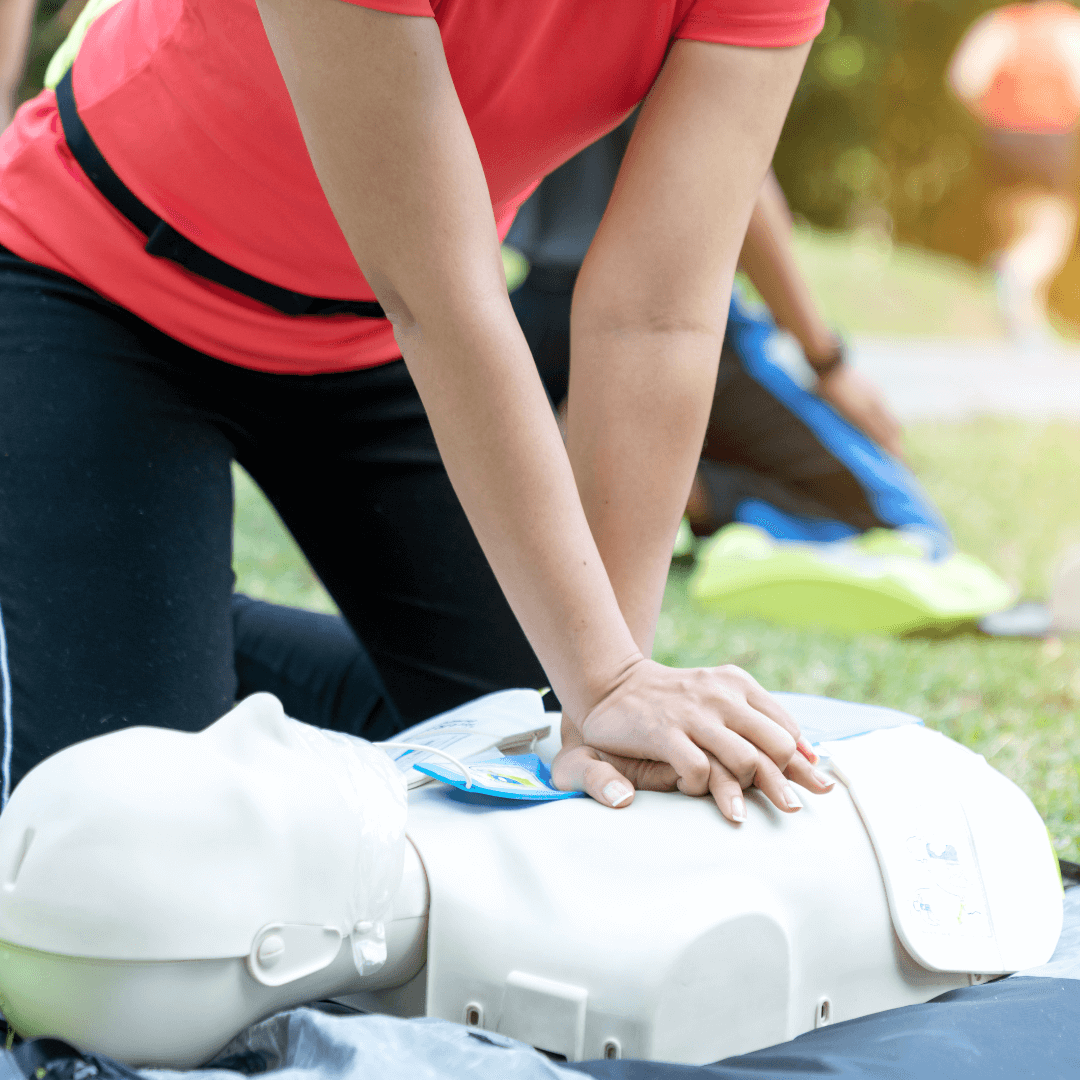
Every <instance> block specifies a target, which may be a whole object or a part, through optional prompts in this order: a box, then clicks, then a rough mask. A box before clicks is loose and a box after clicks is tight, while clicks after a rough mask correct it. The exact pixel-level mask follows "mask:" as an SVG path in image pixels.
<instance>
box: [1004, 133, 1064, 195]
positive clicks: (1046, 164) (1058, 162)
mask: <svg viewBox="0 0 1080 1080" xmlns="http://www.w3.org/2000/svg"><path fill="white" fill-rule="evenodd" d="M1076 149H1077V138H1076V132H1075V131H1065V132H1036V131H1006V130H1004V129H1002V128H992V129H990V130H989V131H987V134H986V155H987V163H988V174H989V178H990V181H991V183H992V184H994V185H995V186H997V187H1014V186H1019V185H1021V184H1035V185H1038V186H1039V187H1044V188H1048V189H1049V190H1050V191H1054V192H1058V193H1060V194H1063V195H1072V194H1074V193H1075V187H1076V180H1077V154H1076Z"/></svg>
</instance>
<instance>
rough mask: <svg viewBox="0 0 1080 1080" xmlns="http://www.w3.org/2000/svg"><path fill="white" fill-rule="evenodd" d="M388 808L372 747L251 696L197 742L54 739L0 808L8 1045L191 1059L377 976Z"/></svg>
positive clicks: (393, 785)
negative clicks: (266, 1020) (51, 1044)
mask: <svg viewBox="0 0 1080 1080" xmlns="http://www.w3.org/2000/svg"><path fill="white" fill-rule="evenodd" d="M405 814H406V791H405V784H404V781H403V780H402V779H401V777H400V775H399V774H398V772H397V770H396V768H395V767H394V765H393V764H392V762H391V761H390V760H389V758H388V757H387V756H386V755H385V754H384V753H383V752H382V751H381V750H379V749H377V748H375V747H373V746H371V745H370V744H369V743H367V742H365V741H364V740H362V739H357V738H354V737H351V736H347V735H342V734H339V733H336V732H330V731H325V730H322V729H319V728H313V727H310V726H309V725H307V724H302V723H300V722H299V721H296V720H292V719H290V718H288V717H287V716H285V714H284V712H283V711H282V708H281V704H280V703H279V702H278V700H277V699H276V698H274V697H272V696H271V695H269V694H256V695H254V696H252V697H249V698H247V699H246V700H245V701H243V702H242V703H241V704H240V705H238V706H237V707H236V708H235V709H233V711H232V712H230V713H228V714H227V715H226V716H224V717H222V718H221V719H220V720H218V721H217V722H216V723H214V724H212V725H211V726H210V727H208V728H206V730H205V731H202V732H199V733H198V734H190V733H186V732H177V731H170V730H165V729H161V728H145V727H143V728H129V729H127V730H124V731H118V732H113V733H111V734H108V735H103V736H101V737H100V738H96V739H89V740H87V741H86V742H82V743H78V744H76V745H74V746H71V747H68V748H67V749H66V750H62V751H61V752H60V753H58V754H55V755H54V756H53V757H51V758H48V759H47V760H46V761H44V762H42V763H41V764H40V765H38V766H37V767H36V768H35V769H33V770H32V771H31V772H30V773H29V774H28V775H27V776H26V778H25V779H24V780H23V782H22V783H21V784H20V785H19V787H18V788H17V789H16V791H15V792H14V794H13V795H12V798H11V800H10V802H9V803H8V806H7V808H6V809H5V810H4V812H3V814H2V815H0V954H2V955H0V1007H2V1008H3V1011H4V1014H5V1015H6V1016H7V1017H8V1019H9V1020H10V1021H11V1022H12V1023H13V1025H14V1026H15V1028H16V1029H17V1030H19V1031H20V1032H21V1033H22V1034H24V1035H57V1036H62V1037H66V1038H68V1039H69V1040H70V1041H72V1042H75V1043H76V1044H80V1043H81V1045H82V1046H83V1047H85V1048H87V1049H94V1050H99V1051H102V1052H105V1053H110V1054H112V1055H113V1056H117V1057H120V1058H122V1059H123V1060H126V1061H129V1062H134V1063H139V1064H151V1063H155V1062H157V1063H162V1064H165V1063H168V1064H173V1065H178V1064H196V1063H198V1062H199V1061H201V1060H204V1059H205V1058H206V1056H207V1055H209V1054H212V1053H213V1052H214V1051H215V1050H216V1049H217V1048H218V1047H220V1046H221V1045H222V1044H223V1043H224V1042H226V1041H228V1039H229V1038H231V1037H232V1036H233V1035H234V1034H235V1033H236V1032H237V1031H238V1030H240V1029H241V1028H242V1027H244V1026H245V1025H246V1024H247V1023H250V1022H251V1021H253V1020H255V1019H257V1018H259V1017H260V1016H262V1015H265V1014H266V1013H267V1012H269V1011H272V1010H273V1009H275V1008H279V1007H286V1006H288V1005H292V1004H298V1003H300V1002H303V1001H308V1000H311V999H312V998H316V997H319V996H326V995H328V994H331V993H341V992H343V991H345V990H347V989H349V988H351V987H352V986H355V985H356V984H357V983H358V981H359V979H360V977H361V976H364V975H367V974H369V973H370V972H372V971H374V970H376V969H377V968H378V967H379V966H381V964H382V963H383V961H384V960H385V957H386V946H385V935H384V926H383V921H382V920H383V918H384V916H385V914H386V912H387V909H388V907H389V904H390V901H391V900H392V898H393V896H394V893H395V891H396V889H397V887H398V883H399V881H400V878H401V867H402V858H403V854H404V848H405ZM84 1033H85V1034H84ZM90 1033H92V1037H91V1036H90Z"/></svg>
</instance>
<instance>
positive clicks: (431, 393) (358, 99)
mask: <svg viewBox="0 0 1080 1080" xmlns="http://www.w3.org/2000/svg"><path fill="white" fill-rule="evenodd" d="M823 7H824V5H823V4H822V3H821V2H820V0H810V2H808V0H769V2H768V3H765V2H762V0H678V2H677V3H672V2H671V0H648V2H645V3H639V4H632V5H631V4H626V3H624V2H622V0H609V2H607V3H595V2H590V3H584V2H582V0H534V2H533V3H530V4H528V5H512V6H508V5H506V4H505V3H504V2H503V0H443V2H441V3H436V4H435V5H434V8H435V11H434V17H432V9H431V7H430V6H429V4H428V3H427V0H363V2H362V3H356V2H351V0H345V2H342V0H260V2H259V4H258V7H256V6H255V4H254V3H253V2H252V0H215V2H213V3H211V2H210V0H121V2H120V3H118V4H116V6H114V7H112V8H111V9H110V10H108V11H106V12H105V13H104V14H103V15H101V16H100V18H98V19H97V21H96V22H94V24H93V25H92V26H91V28H90V30H89V32H88V34H87V37H86V39H85V41H84V42H83V45H82V47H81V50H80V52H79V55H78V57H77V58H76V60H75V63H74V67H73V70H72V72H71V73H70V78H69V79H68V80H65V81H63V82H61V84H60V85H59V87H58V93H59V95H60V97H59V100H60V113H59V116H58V111H57V101H56V98H55V97H54V95H53V93H51V92H49V91H46V92H45V93H43V94H42V95H40V96H39V97H38V98H37V99H35V100H34V101H33V102H31V103H28V104H27V105H26V106H24V108H23V109H22V110H21V111H20V113H19V115H18V117H17V119H16V121H15V123H14V124H13V125H12V127H11V128H10V129H9V130H8V131H7V132H6V134H5V136H4V138H3V141H2V142H0V244H2V245H4V246H5V247H6V248H7V249H8V250H9V252H10V254H8V255H7V256H5V259H4V262H3V265H2V280H0V288H2V293H0V296H2V299H0V342H2V344H0V380H2V389H0V395H2V400H3V401H4V403H5V414H6V419H5V421H4V422H3V427H2V430H0V463H2V464H0V498H2V499H3V502H4V516H3V525H2V526H0V529H2V530H3V531H2V534H0V615H2V619H3V628H4V634H5V638H4V641H3V642H0V644H3V645H4V651H3V653H2V659H3V662H4V668H3V670H4V673H5V674H6V676H7V678H6V681H5V684H4V685H5V699H4V706H5V732H6V735H7V738H6V741H5V758H4V763H5V772H4V780H5V784H7V785H10V784H11V783H12V782H14V781H16V780H17V779H18V777H19V776H20V775H21V774H22V773H23V772H25V770H26V769H27V768H29V767H30V766H32V765H33V763H34V762H35V761H36V760H37V759H39V758H40V757H41V756H43V755H44V754H46V753H49V752H51V751H53V750H55V749H57V748H58V747H59V746H62V745H65V744H66V743H69V742H71V741H73V740H74V739H77V738H83V737H86V736H87V735H90V734H94V733H97V732H101V731H106V730H110V729H112V728H115V727H118V726H122V725H123V724H128V723H140V722H141V723H155V724H162V725H167V726H174V727H180V728H186V729H197V728H200V727H202V726H204V725H205V724H206V723H207V722H208V721H210V720H211V719H213V718H214V716H216V715H218V714H220V713H221V712H223V711H224V709H225V708H226V707H227V705H228V703H229V701H230V700H231V696H232V694H233V692H234V688H235V673H234V671H233V668H232V655H231V648H230V642H229V603H230V591H231V579H230V574H229V557H228V556H229V528H230V496H231V492H230V488H229V473H228V469H229V464H230V461H231V459H232V457H233V456H235V457H236V459H237V460H239V461H241V463H243V464H244V465H245V467H247V468H248V470H249V471H250V472H251V473H252V474H253V475H254V477H255V478H256V480H257V481H258V482H259V483H260V484H261V485H262V487H263V489H264V490H265V491H266V492H267V494H268V495H269V496H270V498H271V499H272V500H273V501H274V503H275V505H276V506H277V508H278V510H279V512H280V513H281V514H282V517H283V518H284V519H285V521H286V523H287V524H288V525H289V527H290V528H291V529H292V531H293V533H294V534H295V535H296V536H297V538H298V540H299V541H300V543H301V545H302V546H303V547H304V549H305V551H306V552H307V554H308V556H309V558H311V560H312V563H313V564H314V566H315V568H316V570H317V571H318V572H319V573H320V575H321V576H322V578H323V580H324V581H325V582H326V584H327V586H328V588H329V589H330V591H331V593H332V594H333V595H334V597H335V599H336V600H337V602H338V604H339V605H340V606H341V608H342V610H343V612H344V613H345V614H346V616H347V617H348V619H349V621H350V622H351V623H352V625H353V626H354V628H355V629H356V630H357V632H358V634H359V636H360V637H361V638H362V639H363V641H364V643H365V644H366V645H367V646H368V648H369V649H370V651H371V654H372V656H373V657H374V660H375V662H376V664H377V665H378V667H379V670H380V673H381V674H382V676H383V679H384V680H385V682H386V684H387V687H388V689H389V692H390V694H391V697H392V698H393V700H394V702H395V705H396V707H397V709H398V711H399V713H400V714H401V715H402V716H403V717H404V718H405V719H407V720H412V719H416V718H418V717H419V716H421V715H424V714H426V713H431V712H434V711H436V710H437V709H438V708H440V707H445V706H446V705H449V704H453V703H455V701H460V700H464V699H465V698H467V697H469V696H472V695H475V694H476V693H478V692H479V691H480V690H483V689H486V688H494V687H495V686H498V685H507V684H511V685H513V684H518V685H520V684H522V683H528V682H530V681H531V682H533V684H534V685H535V684H536V683H537V682H539V681H540V679H541V678H542V677H543V676H542V674H541V666H542V669H543V672H544V673H546V678H547V680H549V681H550V683H551V685H552V686H553V687H554V689H555V691H556V693H557V694H558V696H559V698H560V700H561V702H562V705H563V708H564V716H565V719H564V729H563V743H564V749H563V751H562V753H561V755H560V757H559V759H558V760H557V762H556V766H555V769H554V773H553V775H554V777H555V779H556V782H557V783H558V784H560V785H561V786H562V787H564V788H575V789H579V790H584V791H587V792H588V793H589V794H590V795H592V796H593V797H594V798H596V799H598V800H599V801H601V802H603V803H605V804H607V805H609V806H625V805H628V804H629V803H630V802H631V801H632V797H633V789H634V787H635V786H637V787H660V788H670V787H675V786H677V787H678V788H679V789H680V790H682V791H685V792H688V793H691V794H696V795H703V794H707V793H711V794H712V796H713V798H714V799H715V800H716V802H717V804H718V806H719V807H720V809H721V810H722V812H723V813H724V814H725V815H726V816H727V817H728V818H729V819H731V820H732V821H740V820H743V819H744V818H745V814H746V810H745V804H744V801H743V796H742V791H743V789H744V788H746V787H748V786H750V785H751V784H756V785H757V786H758V787H759V788H760V789H761V790H762V791H763V792H764V793H765V794H766V795H767V796H768V797H769V798H770V799H771V800H772V801H773V803H775V804H776V805H777V806H778V807H779V808H780V809H781V810H785V811H794V810H797V809H798V807H799V806H800V802H799V798H798V796H797V795H796V794H795V791H794V789H793V788H792V786H791V783H789V781H794V782H796V783H798V784H801V785H802V786H804V787H806V788H807V789H808V790H810V791H813V792H823V791H825V790H827V789H828V786H829V785H828V781H827V780H826V778H825V777H823V776H821V775H820V774H817V773H815V772H814V770H813V769H812V767H811V761H812V760H813V753H812V751H811V750H810V749H809V747H808V746H807V745H806V744H805V742H801V741H799V733H798V729H797V727H796V725H795V724H794V722H793V721H792V720H791V718H790V716H788V714H787V713H786V712H785V711H784V710H783V708H782V707H781V706H780V705H779V704H778V703H777V702H776V701H775V700H773V699H772V698H771V697H770V696H769V695H768V694H767V693H766V692H765V691H764V690H762V689H761V687H759V686H758V685H757V683H755V682H754V681H753V679H751V678H750V677H749V676H748V675H746V674H745V673H744V672H742V671H740V670H738V669H735V668H731V667H722V668H715V669H697V670H692V671H678V670H672V669H668V668H665V667H662V666H661V665H659V664H656V663H653V662H652V661H651V660H649V659H647V657H648V656H649V653H650V649H651V645H652V638H653V631H654V628H655V624H656V619H657V615H658V610H659V605H660V600H661V596H662V593H663V588H664V582H665V577H666V569H667V564H668V559H669V556H670V552H671V546H672V539H673V537H674V534H675V530H676V527H677V525H678V521H679V517H680V514H681V513H682V508H683V506H684V505H685V503H686V496H687V493H688V490H689V486H690V482H691V478H692V476H693V471H694V465H695V462H696V460H697V456H698V452H699V450H700V446H701V441H702V436H703V433H704V430H705V422H706V419H707V417H708V412H709V405H710V401H711V389H712V385H713V383H714V381H715V378H716V363H717V359H716V358H717V356H718V355H719V345H720V340H721V338H722V334H723V326H724V313H725V312H726V310H727V298H728V295H729V292H730V288H731V282H732V276H733V273H734V267H735V260H736V258H737V256H738V252H739V247H740V244H741V241H742V237H743V234H744V233H745V231H746V224H747V220H748V218H749V215H750V209H751V206H752V204H753V201H754V198H755V196H756V194H757V191H758V189H759V187H760V185H761V182H762V178H763V177H764V175H765V171H766V168H767V165H768V162H769V160H770V158H771V156H772V152H773V148H774V145H775V142H776V139H777V136H778V133H779V130H780V126H781V123H782V121H783V118H784V114H785V112H786V110H787V107H788V104H789V101H790V99H791V95H792V93H793V91H794V88H795V85H796V83H797V81H798V78H799V74H800V71H801V69H802V66H803V64H804V62H805V58H806V54H807V51H808V48H809V45H808V41H809V39H810V38H811V37H812V36H813V35H814V34H815V33H816V32H817V30H818V29H819V28H820V25H821V21H822V18H823ZM646 95H648V96H647V100H646V101H645V104H644V106H643V108H642V114H641V119H640V121H639V124H638V128H637V131H636V133H635V135H634V139H633V142H632V143H631V145H630V147H629V150H628V153H627V158H626V163H625V167H624V169H623V171H622V175H621V177H620V180H619V183H618V185H617V187H616V190H615V194H614V197H613V199H612V203H611V206H610V208H609V210H608V213H607V215H606V217H605V220H604V223H603V225H602V227H601V229H600V231H599V233H598V235H597V239H596V242H595V243H594V244H593V246H592V249H591V251H590V253H589V256H588V258H587V260H586V262H585V265H584V267H583V269H582V272H581V275H580V278H579V281H578V285H577V292H576V295H575V300H574V304H575V312H574V341H573V348H574V351H575V364H574V383H573V385H572V387H571V391H570V404H569V422H568V423H569V427H568V446H567V448H566V449H564V447H563V444H562V440H561V439H560V436H559V432H558V429H557V427H556V424H555V420H554V418H553V416H552V414H551V410H550V408H549V407H548V404H547V400H546V397H545V395H544V391H543V388H542V387H541V384H540V381H539V378H538V377H537V374H536V369H535V366H534V365H533V362H532V360H531V358H530V355H529V351H528V348H527V346H526V344H525V342H524V339H523V337H522V334H521V331H520V329H519V327H518V324H517V322H516V320H515V318H514V314H513V310H512V308H511V306H510V302H509V299H508V296H507V292H506V287H505V283H504V280H503V276H502V267H501V261H500V258H499V235H500V232H505V229H506V228H507V227H508V226H509V223H510V220H511V219H512V217H513V214H514V211H515V210H516V208H517V206H518V205H519V204H520V203H521V202H522V201H523V199H524V198H525V197H526V196H527V194H528V193H529V191H530V190H531V188H532V187H533V186H534V185H535V183H536V182H537V181H538V180H539V179H540V177H541V176H543V175H544V173H545V172H547V171H549V170H550V169H552V168H553V167H555V166H556V165H558V164H559V163H560V162H561V161H563V160H565V159H566V158H568V157H570V156H571V155H572V154H573V153H574V152H575V151H576V150H578V149H580V148H581V147H583V146H585V145H586V144H588V143H589V142H592V141H594V140H595V139H596V138H597V137H598V136H600V135H602V134H603V133H604V132H605V131H607V130H610V129H611V128H613V127H615V126H616V125H617V124H618V123H619V121H620V120H622V119H623V117H625V116H626V114H627V113H628V112H629V111H630V109H631V108H632V107H633V106H635V105H636V104H637V103H638V102H639V101H641V99H642V98H643V97H646ZM73 151H75V152H74V153H73ZM95 154H96V155H97V156H95ZM718 190H719V191H721V192H722V193H723V198H721V199H718V198H717V197H716V194H717V191H718ZM103 191H104V192H106V193H107V196H108V197H106V194H103V193H102V192H103ZM132 200H134V201H132ZM118 207H119V209H118ZM147 234H149V240H148V239H147ZM144 248H145V250H144ZM176 260H179V261H182V262H183V263H185V264H186V265H187V266H188V267H191V269H183V268H182V267H181V266H179V265H177V261H176ZM339 301H347V302H348V301H351V302H352V303H346V304H345V305H344V306H343V305H342V304H341V303H339ZM375 301H377V302H378V304H380V305H381V310H382V311H384V312H385V315H386V319H385V320H383V319H381V318H377V317H375V316H376V315H378V314H379V313H380V310H379V309H378V308H377V307H376V306H375ZM357 302H359V303H357ZM365 304H366V306H365ZM400 357H403V358H404V362H401V361H400V360H399V359H398V358H400ZM395 361H396V362H395ZM421 402H422V407H421ZM425 414H426V415H425ZM436 444H437V448H436ZM447 477H448V478H449V481H448V480H447ZM451 484H452V490H451V487H450V485H451ZM459 501H460V505H459ZM642 508H644V509H642ZM470 526H471V529H472V532H473V533H474V534H475V539H474V538H473V536H472V535H471V534H470V532H469V527H470ZM477 540H478V541H479V546H477V543H476V541H477ZM485 557H486V564H485ZM487 564H489V565H490V571H489V569H488V566H487ZM492 574H493V576H492ZM499 588H501V590H502V594H504V596H505V601H504V600H503V599H502V598H501V597H500V595H499ZM507 602H508V606H507ZM511 612H512V614H511ZM515 617H516V620H517V624H520V630H519V629H518V627H517V625H516V624H515V621H514V619H515ZM521 631H524V634H523V635H522V632H521ZM797 746H798V748H799V749H797ZM799 750H801V753H800V752H799Z"/></svg>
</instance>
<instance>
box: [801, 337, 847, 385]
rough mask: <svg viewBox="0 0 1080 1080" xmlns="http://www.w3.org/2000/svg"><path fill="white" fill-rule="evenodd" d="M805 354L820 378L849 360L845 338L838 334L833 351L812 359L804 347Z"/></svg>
mask: <svg viewBox="0 0 1080 1080" xmlns="http://www.w3.org/2000/svg"><path fill="white" fill-rule="evenodd" d="M803 356H804V357H805V358H806V362H807V363H808V364H809V365H810V367H812V368H813V369H814V374H815V375H816V376H817V377H818V378H819V379H825V378H827V377H828V376H830V375H831V374H832V373H833V372H834V371H835V370H836V369H837V368H838V367H840V366H841V365H842V364H843V363H844V362H845V361H846V360H847V346H846V345H845V344H844V339H843V338H842V337H840V335H839V334H837V335H836V345H835V346H834V347H833V350H832V352H830V353H826V354H825V355H824V356H818V357H815V358H814V359H813V360H811V359H810V357H809V356H807V355H806V350H805V349H804V350H803Z"/></svg>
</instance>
